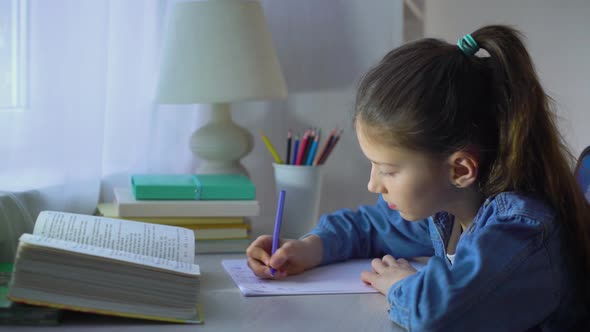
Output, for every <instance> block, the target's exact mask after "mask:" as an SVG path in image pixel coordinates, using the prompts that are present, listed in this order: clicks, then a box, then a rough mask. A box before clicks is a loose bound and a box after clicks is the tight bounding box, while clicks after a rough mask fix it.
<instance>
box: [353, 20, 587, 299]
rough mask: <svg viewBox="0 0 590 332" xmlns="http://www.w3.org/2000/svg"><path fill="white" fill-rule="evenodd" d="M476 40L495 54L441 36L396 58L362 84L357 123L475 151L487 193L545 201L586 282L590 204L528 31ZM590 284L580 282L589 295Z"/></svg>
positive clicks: (436, 148)
mask: <svg viewBox="0 0 590 332" xmlns="http://www.w3.org/2000/svg"><path fill="white" fill-rule="evenodd" d="M471 36H472V37H473V38H474V39H475V41H476V42H477V44H478V45H479V46H480V48H481V49H483V50H484V52H482V51H480V53H486V52H487V54H485V55H484V56H476V55H473V56H468V55H465V54H464V53H463V52H462V51H461V50H460V49H459V47H457V46H456V45H452V44H449V43H446V42H444V41H441V40H437V39H422V40H418V41H415V42H412V43H409V44H406V45H403V46H401V47H399V48H397V49H394V50H393V51H391V52H389V53H388V54H387V55H386V56H385V57H384V58H383V59H382V60H381V62H380V63H379V64H378V65H377V66H375V67H374V68H372V69H371V70H370V71H369V72H368V73H367V74H366V75H365V76H364V77H363V79H362V81H361V84H360V87H359V92H358V95H357V100H356V110H355V115H354V121H355V123H356V122H360V123H362V124H363V127H362V128H370V129H369V130H370V132H369V131H367V132H366V134H369V137H371V138H373V139H377V140H379V141H380V142H385V143H389V144H393V145H394V146H400V147H406V148H412V149H417V150H419V151H423V152H426V153H430V154H432V155H434V156H441V157H442V156H447V155H449V154H450V153H453V152H455V151H459V150H461V149H465V148H468V147H475V148H476V149H477V151H478V153H479V158H480V169H479V175H478V181H479V182H478V185H479V190H480V191H481V193H482V195H483V196H485V197H490V196H493V195H495V194H498V193H501V192H505V191H515V192H519V193H525V194H532V195H535V196H536V197H541V198H542V199H544V200H545V201H547V202H548V203H549V204H550V205H551V206H552V207H553V208H554V209H555V211H556V213H557V217H556V218H557V220H558V222H559V223H561V225H562V227H563V229H564V237H565V238H564V243H565V245H566V246H567V247H568V248H567V249H568V251H569V253H568V255H570V257H571V258H572V259H571V262H570V265H572V268H574V269H578V270H577V271H576V275H577V277H579V278H580V279H588V276H590V207H589V205H588V202H587V201H586V200H585V198H584V195H583V193H582V191H581V188H580V186H579V185H578V183H577V182H576V179H575V177H574V175H573V172H572V167H573V164H574V158H573V157H572V154H571V153H570V152H569V151H568V149H567V147H566V145H565V144H564V140H563V138H562V136H561V135H560V133H559V131H558V129H557V125H556V120H555V114H554V112H553V110H552V106H551V103H550V98H549V97H548V96H547V95H546V94H545V92H544V91H543V88H542V87H541V84H540V83H539V79H538V77H537V74H536V72H535V69H534V66H533V63H532V60H531V58H530V56H529V54H528V52H527V50H526V49H525V47H524V45H523V42H522V41H521V34H520V33H519V32H518V31H517V30H515V29H513V28H510V27H507V26H501V25H493V26H485V27H482V28H480V29H478V30H477V31H475V32H473V33H472V34H471ZM480 53H478V54H480ZM589 284H590V281H589V280H580V285H581V286H582V287H585V290H586V294H588V288H590V287H589ZM586 298H588V297H586Z"/></svg>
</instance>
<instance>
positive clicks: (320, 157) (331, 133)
mask: <svg viewBox="0 0 590 332" xmlns="http://www.w3.org/2000/svg"><path fill="white" fill-rule="evenodd" d="M336 130H337V129H336V128H334V129H332V130H331V131H330V135H329V136H328V139H326V143H324V147H322V151H321V152H320V153H319V154H318V157H317V158H316V160H315V161H314V162H313V164H314V166H317V165H319V164H320V161H321V160H322V159H323V158H324V155H325V154H326V151H328V147H329V146H330V144H332V141H333V140H334V135H335V134H336Z"/></svg>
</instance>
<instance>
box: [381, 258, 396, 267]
mask: <svg viewBox="0 0 590 332" xmlns="http://www.w3.org/2000/svg"><path fill="white" fill-rule="evenodd" d="M382 261H383V263H384V264H385V265H387V266H394V265H396V263H397V262H396V260H395V258H393V256H391V255H385V256H383V259H382Z"/></svg>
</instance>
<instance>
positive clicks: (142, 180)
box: [131, 174, 256, 200]
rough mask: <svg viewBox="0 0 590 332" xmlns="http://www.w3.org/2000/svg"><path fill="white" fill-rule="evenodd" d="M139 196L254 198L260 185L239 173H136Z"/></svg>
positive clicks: (135, 191) (134, 182) (134, 179)
mask: <svg viewBox="0 0 590 332" xmlns="http://www.w3.org/2000/svg"><path fill="white" fill-rule="evenodd" d="M131 186H132V188H133V195H134V196H135V199H136V200H254V199H256V187H255V186H254V184H253V183H252V181H250V179H249V178H248V177H246V176H244V175H239V174H135V175H132V176H131Z"/></svg>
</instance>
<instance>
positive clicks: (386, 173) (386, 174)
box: [379, 172, 397, 176]
mask: <svg viewBox="0 0 590 332" xmlns="http://www.w3.org/2000/svg"><path fill="white" fill-rule="evenodd" d="M379 174H380V175H381V176H394V175H396V174H397V172H379Z"/></svg>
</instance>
